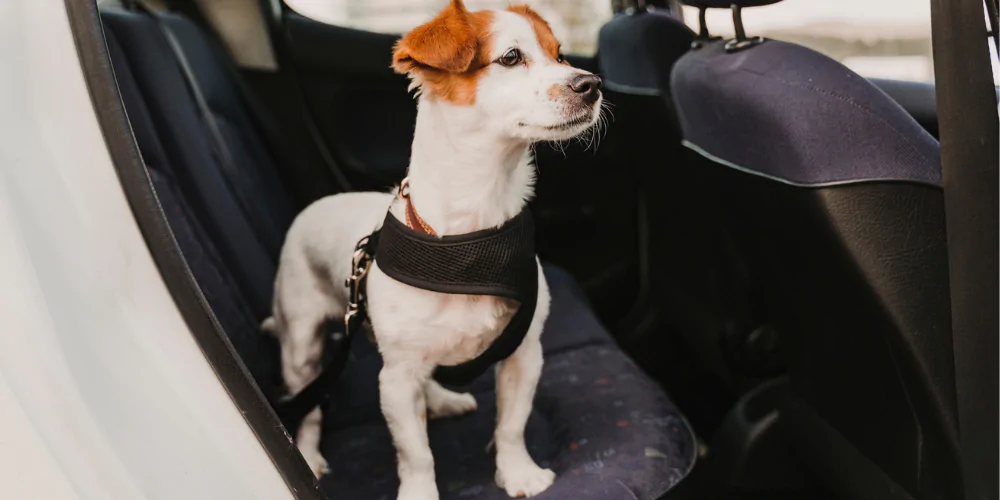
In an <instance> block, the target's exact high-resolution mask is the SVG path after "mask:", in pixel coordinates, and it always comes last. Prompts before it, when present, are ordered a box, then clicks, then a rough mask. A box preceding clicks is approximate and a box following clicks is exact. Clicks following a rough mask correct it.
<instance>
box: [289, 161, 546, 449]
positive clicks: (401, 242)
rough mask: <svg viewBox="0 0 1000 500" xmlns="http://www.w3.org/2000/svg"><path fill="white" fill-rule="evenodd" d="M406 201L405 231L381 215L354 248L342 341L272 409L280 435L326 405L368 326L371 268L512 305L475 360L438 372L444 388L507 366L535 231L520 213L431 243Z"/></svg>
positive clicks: (532, 291) (528, 306)
mask: <svg viewBox="0 0 1000 500" xmlns="http://www.w3.org/2000/svg"><path fill="white" fill-rule="evenodd" d="M405 188H406V184H405V181H404V184H403V185H402V186H400V195H401V196H402V197H404V198H406V199H407V200H406V201H407V212H406V219H407V223H408V224H409V225H410V226H412V227H415V228H419V229H420V230H416V229H411V227H407V224H404V223H402V222H400V221H399V220H398V219H396V217H395V216H393V215H392V213H387V214H386V216H385V221H384V222H383V223H382V227H381V228H380V229H378V230H376V231H375V232H373V233H372V234H371V235H369V236H366V237H365V238H362V239H361V241H359V242H358V244H357V246H356V247H355V252H354V257H353V259H352V262H351V269H352V272H351V277H350V278H348V279H347V283H346V285H347V287H348V294H349V298H350V300H349V303H348V308H347V313H346V314H345V315H344V325H345V327H346V333H347V336H346V338H343V339H342V340H341V341H340V344H339V348H338V349H337V352H336V353H335V355H334V359H333V361H332V362H331V363H330V364H329V366H327V367H325V368H324V370H323V372H322V373H320V375H319V377H317V378H316V380H314V381H313V382H311V383H310V384H309V385H307V386H306V387H305V388H304V389H303V390H302V391H300V392H299V393H298V394H296V395H295V396H294V397H292V398H291V399H288V400H285V401H283V402H280V403H279V404H278V405H276V408H275V409H276V411H277V413H278V416H279V418H280V419H281V420H282V422H283V423H284V424H285V426H286V428H288V429H290V430H291V429H294V428H295V427H297V426H298V424H299V423H300V422H301V421H302V419H303V418H305V415H306V414H308V413H309V412H310V411H312V409H313V408H315V407H316V406H317V405H319V404H320V403H322V402H324V401H325V400H326V399H327V398H328V397H329V392H330V388H331V386H332V385H333V382H334V381H335V380H336V379H337V377H339V376H340V373H341V372H342V371H343V368H344V365H345V364H346V362H347V357H348V350H349V349H350V341H351V339H352V338H353V337H354V336H355V335H357V334H358V333H360V332H359V330H361V328H360V327H361V325H362V324H363V323H364V321H365V320H366V319H367V311H366V305H367V295H366V286H365V285H366V282H367V276H368V271H369V270H370V269H371V266H372V264H373V262H374V261H375V260H377V261H378V266H379V269H381V270H382V272H384V273H385V274H386V275H387V276H389V277H390V278H393V279H395V280H397V281H399V282H401V283H405V284H407V285H410V286H413V287H416V288H421V289H423V290H429V291H433V292H441V293H450V294H464V295H490V296H494V297H504V298H508V299H513V300H515V301H517V302H518V304H519V305H518V308H517V311H516V312H515V313H514V315H513V316H512V317H511V319H510V321H509V322H508V323H507V326H506V327H505V328H504V330H503V332H501V333H500V335H499V336H498V337H497V338H496V339H495V340H494V341H493V343H492V344H490V346H489V347H487V348H486V350H485V351H483V352H482V354H480V355H479V356H477V357H475V358H473V359H471V360H469V361H466V362H464V363H461V364H458V365H451V366H438V367H437V368H436V369H435V371H434V378H435V379H436V380H437V381H439V382H441V383H443V384H450V385H465V384H468V383H470V382H472V381H473V380H474V379H475V378H476V377H478V376H480V375H482V374H483V373H485V372H486V370H488V369H489V368H490V367H491V366H493V365H494V364H495V363H497V362H498V361H502V360H504V359H506V358H508V357H509V356H510V355H511V354H513V353H514V351H515V350H517V348H518V346H520V345H521V342H522V341H523V340H524V336H525V335H526V334H527V333H528V328H529V327H530V326H531V320H532V319H533V318H534V316H535V305H536V303H537V301H538V264H537V261H536V260H535V224H534V220H533V219H532V216H531V212H530V211H529V210H528V209H527V208H525V209H524V210H523V211H522V212H521V213H520V214H518V215H517V216H515V217H514V218H512V219H510V220H508V221H507V222H506V223H504V224H503V225H502V226H500V227H498V228H494V229H485V230H482V231H475V232H472V233H466V234H461V235H454V236H435V235H434V233H433V231H432V230H431V229H430V228H429V227H428V226H427V225H426V223H424V221H423V220H421V219H420V217H419V216H417V214H416V212H415V211H414V210H413V207H412V204H410V203H409V199H408V194H407V193H406V191H405Z"/></svg>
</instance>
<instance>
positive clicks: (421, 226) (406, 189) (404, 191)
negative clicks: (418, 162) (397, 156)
mask: <svg viewBox="0 0 1000 500" xmlns="http://www.w3.org/2000/svg"><path fill="white" fill-rule="evenodd" d="M399 197H400V198H402V199H404V200H406V226H407V227H409V228H410V229H412V230H414V231H420V232H422V233H425V234H430V235H432V236H436V235H437V233H436V232H434V228H432V227H431V226H430V225H428V224H427V223H426V222H424V220H423V219H421V218H420V215H419V214H417V209H416V208H414V207H413V201H411V200H410V180H409V179H408V178H407V179H403V182H401V183H399Z"/></svg>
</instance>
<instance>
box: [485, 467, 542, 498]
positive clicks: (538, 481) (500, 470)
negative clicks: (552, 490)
mask: <svg viewBox="0 0 1000 500" xmlns="http://www.w3.org/2000/svg"><path fill="white" fill-rule="evenodd" d="M555 480H556V473H555V472H552V471H551V470H549V469H543V468H541V467H539V466H537V465H535V463H534V462H532V461H531V460H530V459H527V460H518V461H512V462H507V463H501V461H499V460H498V461H497V475H496V481H497V486H499V487H500V488H502V489H503V490H504V491H506V492H507V495H508V496H510V497H511V498H524V497H533V496H535V495H537V494H539V493H541V492H543V491H545V490H547V489H548V488H549V486H552V483H553V482H555Z"/></svg>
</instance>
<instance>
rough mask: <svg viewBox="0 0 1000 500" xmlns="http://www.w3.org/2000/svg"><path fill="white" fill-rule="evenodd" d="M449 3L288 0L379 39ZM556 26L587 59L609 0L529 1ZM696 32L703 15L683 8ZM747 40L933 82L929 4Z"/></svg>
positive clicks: (500, 2) (756, 18)
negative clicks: (770, 41)
mask: <svg viewBox="0 0 1000 500" xmlns="http://www.w3.org/2000/svg"><path fill="white" fill-rule="evenodd" d="M448 1H449V0H287V3H288V5H289V6H291V7H292V8H293V9H295V10H296V11H298V12H299V13H300V14H302V15H305V16H308V17H311V18H313V19H316V20H319V21H323V22H327V23H330V24H336V25H340V26H348V27H353V28H359V29H364V30H369V31H377V32H382V33H403V32H405V31H407V30H409V29H410V28H412V27H414V26H416V25H418V24H420V23H422V22H424V21H427V20H428V19H430V18H431V17H432V16H433V15H434V13H435V12H437V11H438V10H440V9H441V8H442V7H443V6H445V5H447V3H448ZM465 3H466V5H467V6H468V7H469V9H470V10H479V9H485V8H502V7H504V6H506V5H507V4H509V3H510V2H509V1H508V0H466V1H465ZM518 3H528V4H530V5H531V6H532V7H533V8H535V10H537V11H538V12H539V13H540V14H542V15H543V16H544V17H545V18H546V19H547V20H548V21H549V23H550V24H551V25H552V28H553V31H555V33H556V36H557V37H559V39H560V41H562V42H563V47H564V48H565V50H566V52H569V53H575V54H582V55H590V54H593V53H594V52H595V51H596V41H597V32H598V30H599V29H600V27H601V25H603V24H604V23H605V22H607V21H608V19H610V18H611V16H612V4H613V2H612V1H611V0H528V1H527V2H518ZM682 12H683V16H684V20H685V22H686V23H687V24H688V25H689V26H691V27H692V28H693V29H695V30H697V24H698V11H697V9H693V8H690V7H684V8H683V10H682ZM743 21H744V24H745V26H746V29H747V33H748V34H749V35H760V36H765V37H769V38H775V39H779V40H785V41H789V42H794V43H798V44H801V45H805V46H807V47H810V48H813V49H815V50H817V51H819V52H822V53H824V54H826V55H828V56H830V57H832V58H834V59H836V60H838V61H840V62H841V63H843V64H844V65H846V66H848V67H849V68H851V69H853V70H854V71H856V72H858V73H859V74H861V75H863V76H867V77H877V78H893V79H900V80H910V81H928V82H929V81H933V79H934V69H933V68H934V67H933V62H932V57H931V26H930V1H929V0H838V1H835V2H830V1H820V0H785V1H784V2H779V3H777V4H774V5H769V6H766V7H757V8H753V9H747V10H745V11H744V13H743ZM708 26H709V29H710V30H711V31H712V32H713V33H714V34H719V35H723V36H729V35H732V33H733V27H732V18H731V14H730V12H729V11H728V10H721V9H712V10H710V11H709V12H708Z"/></svg>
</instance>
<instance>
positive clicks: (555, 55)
mask: <svg viewBox="0 0 1000 500" xmlns="http://www.w3.org/2000/svg"><path fill="white" fill-rule="evenodd" d="M507 10H509V11H511V12H513V13H515V14H520V15H522V16H524V17H526V18H527V19H528V21H531V27H532V28H533V29H534V30H535V36H536V37H537V38H538V43H539V45H541V46H542V50H544V51H545V55H547V56H549V58H550V59H552V60H553V61H555V60H558V59H559V40H556V37H555V35H553V34H552V27H551V26H549V23H548V22H546V21H545V19H543V18H542V16H540V15H539V14H538V13H537V12H535V11H534V10H532V8H531V7H528V6H527V5H511V6H510V7H508V8H507Z"/></svg>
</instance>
